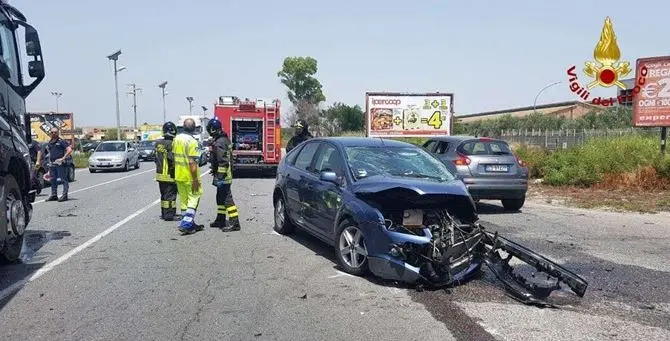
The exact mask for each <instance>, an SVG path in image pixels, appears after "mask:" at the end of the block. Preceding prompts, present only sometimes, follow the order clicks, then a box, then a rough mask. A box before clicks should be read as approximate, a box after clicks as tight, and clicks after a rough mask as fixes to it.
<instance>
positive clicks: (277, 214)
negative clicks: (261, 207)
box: [274, 195, 295, 235]
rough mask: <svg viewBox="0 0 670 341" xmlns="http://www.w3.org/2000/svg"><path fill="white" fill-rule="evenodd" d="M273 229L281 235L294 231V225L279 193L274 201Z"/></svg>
mask: <svg viewBox="0 0 670 341" xmlns="http://www.w3.org/2000/svg"><path fill="white" fill-rule="evenodd" d="M274 230H275V232H277V233H279V234H283V235H289V234H291V233H293V232H294V231H295V225H294V224H293V222H291V218H290V217H289V215H288V212H287V211H286V201H284V196H283V195H280V196H279V198H277V200H275V203H274Z"/></svg>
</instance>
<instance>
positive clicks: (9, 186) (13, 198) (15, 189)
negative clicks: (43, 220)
mask: <svg viewBox="0 0 670 341" xmlns="http://www.w3.org/2000/svg"><path fill="white" fill-rule="evenodd" d="M4 196H5V197H4V198H3V199H4V202H5V206H6V207H7V211H8V212H9V210H10V207H11V206H13V205H19V206H14V209H17V208H18V211H17V212H16V214H17V217H18V218H19V219H22V220H23V222H22V223H21V222H20V223H19V226H20V229H19V231H17V232H18V233H15V232H14V231H13V229H12V228H11V227H9V226H8V229H7V230H8V231H7V233H11V235H8V236H7V240H6V241H5V243H4V245H3V247H2V249H1V250H0V263H1V264H10V263H14V262H16V261H17V260H18V259H19V256H20V255H21V248H22V246H23V236H24V234H25V230H26V227H27V225H28V219H29V218H28V216H27V215H26V211H25V206H24V202H23V196H22V195H21V189H20V188H19V184H18V183H17V182H16V179H15V178H14V176H13V175H11V174H8V175H6V176H5V193H4ZM15 202H16V203H17V204H13V203H15ZM18 203H20V204H18ZM21 225H22V226H21ZM10 231H11V232H10Z"/></svg>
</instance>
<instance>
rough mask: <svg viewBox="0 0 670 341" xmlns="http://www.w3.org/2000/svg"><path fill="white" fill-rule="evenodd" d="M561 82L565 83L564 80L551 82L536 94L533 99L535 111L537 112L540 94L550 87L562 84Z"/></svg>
mask: <svg viewBox="0 0 670 341" xmlns="http://www.w3.org/2000/svg"><path fill="white" fill-rule="evenodd" d="M561 83H563V82H562V81H558V82H554V83H551V84H549V85H547V86H545V87H544V88H542V89H540V91H539V92H538V93H537V95H535V100H534V101H533V113H535V112H536V110H535V107H536V106H537V98H538V97H540V94H542V93H543V92H544V90H547V89H548V88H550V87H552V86H554V85H558V84H561Z"/></svg>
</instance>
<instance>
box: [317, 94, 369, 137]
mask: <svg viewBox="0 0 670 341" xmlns="http://www.w3.org/2000/svg"><path fill="white" fill-rule="evenodd" d="M321 116H322V117H323V118H324V128H325V129H326V131H327V133H328V134H329V135H336V134H339V133H341V132H343V131H363V130H364V129H365V127H364V125H365V113H364V112H363V109H361V107H360V106H358V105H355V106H353V107H352V106H349V105H346V104H344V103H340V102H336V103H334V104H333V105H331V106H330V107H328V108H327V109H325V110H323V112H322V113H321Z"/></svg>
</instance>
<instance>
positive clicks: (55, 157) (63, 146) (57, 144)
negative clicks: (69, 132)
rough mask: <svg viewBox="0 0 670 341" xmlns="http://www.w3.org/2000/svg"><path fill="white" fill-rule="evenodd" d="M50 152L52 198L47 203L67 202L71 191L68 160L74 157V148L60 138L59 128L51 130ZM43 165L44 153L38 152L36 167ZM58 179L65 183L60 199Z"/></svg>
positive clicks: (48, 145)
mask: <svg viewBox="0 0 670 341" xmlns="http://www.w3.org/2000/svg"><path fill="white" fill-rule="evenodd" d="M46 149H48V152H49V161H50V162H51V167H50V169H49V177H50V178H51V196H50V197H49V198H47V199H46V200H45V201H54V200H58V201H65V200H67V199H68V198H67V192H68V190H69V189H70V185H69V183H68V174H67V173H68V171H69V167H68V165H67V164H66V162H65V161H66V159H67V158H68V157H69V156H70V155H72V147H71V146H70V144H69V143H67V141H65V140H63V139H62V138H60V136H59V134H58V128H51V140H50V141H49V143H48V144H47V148H46ZM41 164H42V153H41V152H38V154H37V162H36V164H35V166H36V167H39V166H40V165H41ZM58 178H60V179H61V181H63V194H62V195H61V197H60V198H59V197H58Z"/></svg>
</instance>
